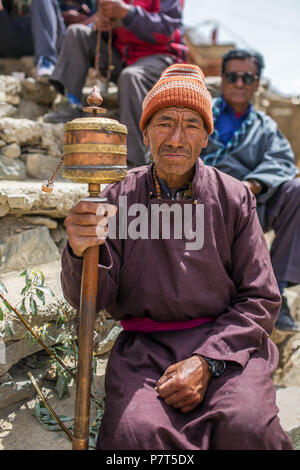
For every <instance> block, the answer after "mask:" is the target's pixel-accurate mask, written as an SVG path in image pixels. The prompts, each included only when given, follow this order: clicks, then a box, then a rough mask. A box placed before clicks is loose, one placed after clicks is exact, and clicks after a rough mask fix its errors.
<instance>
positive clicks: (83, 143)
mask: <svg viewBox="0 0 300 470" xmlns="http://www.w3.org/2000/svg"><path fill="white" fill-rule="evenodd" d="M126 138H127V128H126V126H124V125H122V124H120V123H119V122H118V121H116V120H114V119H108V118H102V117H96V116H91V117H86V118H79V119H74V120H73V121H71V122H67V123H65V124H64V146H63V153H64V168H63V176H64V177H65V178H68V179H70V180H71V181H73V182H77V183H93V184H97V183H98V184H101V183H102V184H106V183H114V182H116V181H120V180H122V179H124V178H125V176H126V173H127V166H126V153H127V152H126Z"/></svg>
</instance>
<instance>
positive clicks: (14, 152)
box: [1, 144, 21, 158]
mask: <svg viewBox="0 0 300 470" xmlns="http://www.w3.org/2000/svg"><path fill="white" fill-rule="evenodd" d="M1 153H2V154H3V155H4V156H5V157H8V158H18V157H19V156H20V155H21V149H20V146H19V145H18V144H10V145H6V146H5V147H2V149H1Z"/></svg>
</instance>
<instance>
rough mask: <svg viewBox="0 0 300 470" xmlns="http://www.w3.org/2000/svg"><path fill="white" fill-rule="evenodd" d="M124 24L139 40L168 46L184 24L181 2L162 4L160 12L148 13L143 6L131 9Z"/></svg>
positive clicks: (179, 0) (173, 0)
mask: <svg viewBox="0 0 300 470" xmlns="http://www.w3.org/2000/svg"><path fill="white" fill-rule="evenodd" d="M123 24H124V26H125V27H126V29H128V30H129V31H131V32H132V33H134V34H135V35H136V36H137V37H138V38H139V39H141V40H143V41H146V42H149V43H150V44H151V43H153V44H168V43H169V41H170V39H171V37H172V35H173V33H174V31H176V29H177V28H179V27H180V26H181V24H182V6H181V0H165V1H163V2H161V6H160V11H159V12H148V11H147V10H146V9H145V8H142V7H141V6H134V7H132V8H131V10H130V12H129V14H128V15H127V16H126V17H125V19H124V20H123Z"/></svg>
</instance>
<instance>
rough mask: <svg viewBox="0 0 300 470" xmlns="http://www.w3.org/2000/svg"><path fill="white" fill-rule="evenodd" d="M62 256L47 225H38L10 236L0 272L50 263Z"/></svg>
mask: <svg viewBox="0 0 300 470" xmlns="http://www.w3.org/2000/svg"><path fill="white" fill-rule="evenodd" d="M59 258H60V253H59V251H58V248H57V246H56V245H55V243H54V241H53V240H52V238H51V236H50V233H49V230H48V228H47V227H37V228H35V229H32V230H26V231H24V232H21V233H19V234H17V235H12V236H11V237H9V238H8V239H7V240H6V242H5V244H4V246H3V251H2V257H1V262H0V273H4V272H9V271H14V270H17V269H18V270H21V269H26V268H28V267H34V266H39V265H40V264H45V263H50V262H51V261H54V260H57V259H59Z"/></svg>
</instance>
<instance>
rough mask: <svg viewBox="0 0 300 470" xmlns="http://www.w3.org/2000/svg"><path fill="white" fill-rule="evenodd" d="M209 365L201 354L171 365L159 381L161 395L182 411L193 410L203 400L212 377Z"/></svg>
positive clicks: (166, 401)
mask: <svg viewBox="0 0 300 470" xmlns="http://www.w3.org/2000/svg"><path fill="white" fill-rule="evenodd" d="M208 367H209V366H208V363H207V362H206V361H205V359H204V358H203V357H202V356H200V355H197V356H192V357H189V358H188V359H185V360H184V361H180V362H177V363H176V364H173V365H171V366H170V367H168V369H167V370H166V371H165V373H164V374H163V376H162V377H161V378H160V379H159V380H158V382H157V386H156V390H157V392H158V393H159V396H160V397H161V398H162V399H163V400H164V401H165V403H166V404H167V405H170V406H172V407H173V408H175V409H180V411H181V412H182V413H188V412H190V411H192V410H193V409H194V408H196V407H197V406H198V405H199V404H200V403H201V402H202V400H203V398H204V395H205V392H206V390H207V387H208V384H209V381H210V379H211V377H212V374H211V372H210V371H209V368H208Z"/></svg>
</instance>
